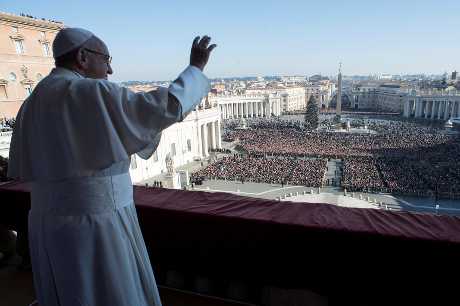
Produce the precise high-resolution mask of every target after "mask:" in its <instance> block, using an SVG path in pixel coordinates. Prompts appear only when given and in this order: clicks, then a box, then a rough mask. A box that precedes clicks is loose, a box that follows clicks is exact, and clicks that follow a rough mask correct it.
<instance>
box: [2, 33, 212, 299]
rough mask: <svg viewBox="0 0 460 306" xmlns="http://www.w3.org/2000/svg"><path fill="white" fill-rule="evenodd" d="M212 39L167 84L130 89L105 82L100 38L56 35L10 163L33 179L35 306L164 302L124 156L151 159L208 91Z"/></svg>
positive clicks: (197, 42)
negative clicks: (168, 131) (49, 66)
mask: <svg viewBox="0 0 460 306" xmlns="http://www.w3.org/2000/svg"><path fill="white" fill-rule="evenodd" d="M210 41H211V38H210V37H208V36H203V37H202V38H200V37H196V38H195V39H194V41H193V44H192V47H191V54H190V65H189V66H188V67H186V68H185V70H184V71H183V72H182V73H181V74H180V75H179V76H178V78H177V79H176V80H175V81H174V82H172V83H171V85H170V86H169V88H158V89H157V90H154V91H150V92H145V93H134V92H132V91H131V90H129V89H127V88H124V87H121V86H119V85H117V84H115V83H113V82H110V81H108V80H107V77H108V75H110V74H112V73H113V70H112V66H111V60H112V58H111V56H110V53H109V50H108V48H107V46H106V45H105V43H104V42H103V41H102V40H101V39H100V38H98V37H97V36H96V35H94V34H93V33H92V32H90V31H88V30H85V29H80V28H65V29H62V30H61V31H60V32H59V33H58V34H57V36H56V38H55V40H54V42H53V56H54V58H55V65H56V68H55V69H53V70H52V71H51V73H50V74H49V75H48V76H47V77H46V78H44V79H43V80H42V81H41V82H40V83H38V84H37V86H36V87H35V88H34V91H33V92H32V93H31V95H30V96H29V97H28V98H27V99H26V100H25V101H24V103H23V105H22V106H21V109H20V110H19V113H18V115H17V118H16V123H15V126H14V131H13V137H12V140H11V148H10V158H9V167H8V176H10V177H12V178H16V179H21V180H23V181H29V182H30V183H31V188H32V191H31V200H32V207H31V210H30V212H29V245H30V253H31V261H32V270H33V276H34V285H35V291H36V294H37V300H38V303H39V305H46V306H58V305H61V306H83V305H85V306H99V305H111V306H133V305H138V306H144V305H161V301H160V297H159V294H158V289H157V285H156V282H155V278H154V273H153V270H152V267H151V264H150V261H149V256H148V253H147V250H146V247H145V244H144V240H143V237H142V234H141V231H140V228H139V223H138V219H137V214H136V210H135V207H134V202H133V187H132V182H131V178H130V175H129V171H128V170H129V163H130V156H131V155H132V154H138V155H139V156H140V157H142V158H144V159H148V158H149V157H150V156H151V155H152V154H153V153H154V151H155V149H156V148H157V146H158V144H159V142H160V139H161V131H162V130H164V129H165V128H167V127H168V126H170V125H172V124H173V123H175V122H178V121H181V120H182V119H183V118H184V117H185V116H186V115H187V114H188V113H189V112H190V111H192V110H193V109H194V108H195V106H196V105H197V104H199V103H200V101H201V99H202V98H203V97H204V96H206V95H207V93H208V92H209V88H210V84H209V80H208V79H207V77H206V76H205V75H204V74H203V72H202V71H203V69H204V67H205V66H206V64H207V62H208V59H209V56H210V53H211V51H212V50H213V49H214V48H215V47H216V45H215V44H212V45H210ZM152 256H155V254H152Z"/></svg>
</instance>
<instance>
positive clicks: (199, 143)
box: [197, 125, 203, 157]
mask: <svg viewBox="0 0 460 306" xmlns="http://www.w3.org/2000/svg"><path fill="white" fill-rule="evenodd" d="M197 134H198V142H197V143H198V156H200V157H201V152H202V146H203V144H202V142H201V139H202V137H201V125H198V126H197Z"/></svg>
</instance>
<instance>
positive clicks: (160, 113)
mask: <svg viewBox="0 0 460 306" xmlns="http://www.w3.org/2000/svg"><path fill="white" fill-rule="evenodd" d="M209 89H210V83H209V80H208V78H207V77H206V76H205V75H204V74H203V73H202V72H201V70H200V69H198V68H196V67H194V66H188V67H187V68H186V69H185V70H184V71H183V72H182V73H181V74H180V75H179V77H178V78H177V79H176V80H175V81H174V82H172V83H171V85H170V86H169V88H165V87H159V88H158V89H156V90H153V91H149V92H137V93H136V92H133V91H132V90H130V89H128V88H125V87H121V86H119V85H117V84H115V83H113V82H109V81H107V80H91V79H81V80H79V81H77V82H76V83H75V84H74V85H73V86H71V90H70V94H71V95H74V97H73V99H71V101H76V102H74V103H71V105H70V106H69V107H70V108H71V109H69V113H73V114H76V113H80V114H81V116H74V118H77V117H80V118H82V117H86V119H85V124H84V125H85V126H84V127H83V126H82V128H84V129H86V130H90V131H93V132H92V133H93V134H92V135H91V136H90V137H88V138H87V139H86V141H85V140H83V142H90V143H92V146H95V145H97V146H99V147H100V146H109V147H111V149H110V151H112V152H113V151H115V152H113V154H112V155H115V156H120V153H116V152H120V151H124V154H123V155H125V154H126V157H128V156H129V155H132V154H134V153H138V154H139V156H141V157H142V158H144V159H148V158H149V157H150V156H151V155H152V154H153V152H154V151H155V149H156V148H157V146H158V144H159V142H160V138H161V132H162V131H163V130H164V129H166V128H167V127H169V126H170V125H172V124H174V123H176V122H178V121H181V120H182V119H183V118H184V117H185V116H186V115H187V114H188V113H189V112H190V111H192V110H193V109H194V108H195V106H196V105H198V104H199V103H200V102H201V99H202V98H203V97H204V96H206V95H207V94H208V92H209ZM82 97H85V98H84V99H82ZM82 100H83V102H82V103H80V102H77V101H82ZM70 120H72V119H70ZM75 120H76V121H80V120H78V119H75ZM77 125H78V126H81V124H80V123H78V124H77ZM77 125H76V126H77ZM81 135H83V134H81ZM82 137H84V136H82ZM96 139H99V141H97V140H96Z"/></svg>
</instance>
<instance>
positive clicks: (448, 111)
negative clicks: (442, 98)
mask: <svg viewBox="0 0 460 306" xmlns="http://www.w3.org/2000/svg"><path fill="white" fill-rule="evenodd" d="M449 118H450V101H449V100H447V101H446V108H445V111H444V120H447V119H449Z"/></svg>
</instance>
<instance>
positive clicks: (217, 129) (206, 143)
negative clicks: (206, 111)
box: [197, 121, 222, 157]
mask: <svg viewBox="0 0 460 306" xmlns="http://www.w3.org/2000/svg"><path fill="white" fill-rule="evenodd" d="M197 134H198V142H197V143H198V152H199V154H200V157H207V156H209V150H210V149H222V135H221V124H220V121H212V122H206V123H204V124H201V123H200V124H199V125H198V133H197Z"/></svg>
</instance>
